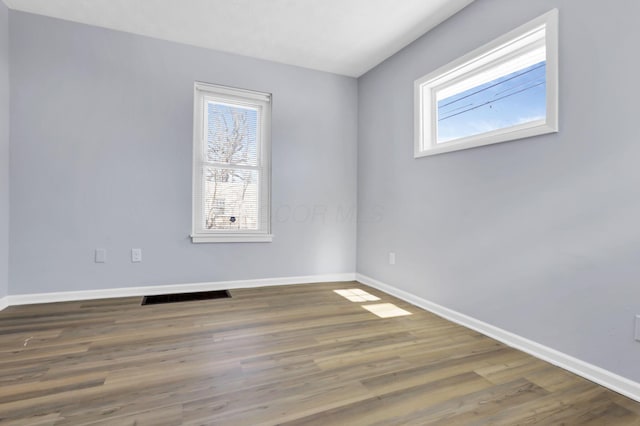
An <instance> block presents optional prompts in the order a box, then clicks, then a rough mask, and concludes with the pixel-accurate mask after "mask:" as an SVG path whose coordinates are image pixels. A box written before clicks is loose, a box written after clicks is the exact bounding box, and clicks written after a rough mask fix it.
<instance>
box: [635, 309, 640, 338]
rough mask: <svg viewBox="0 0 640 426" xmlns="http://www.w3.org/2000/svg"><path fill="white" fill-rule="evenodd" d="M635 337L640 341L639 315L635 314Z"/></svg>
mask: <svg viewBox="0 0 640 426" xmlns="http://www.w3.org/2000/svg"><path fill="white" fill-rule="evenodd" d="M635 339H636V341H637V342H640V315H636V329H635Z"/></svg>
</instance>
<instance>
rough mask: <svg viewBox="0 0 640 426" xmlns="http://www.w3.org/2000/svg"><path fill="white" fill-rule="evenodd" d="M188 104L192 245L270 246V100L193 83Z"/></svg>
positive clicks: (234, 90)
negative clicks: (191, 100)
mask: <svg viewBox="0 0 640 426" xmlns="http://www.w3.org/2000/svg"><path fill="white" fill-rule="evenodd" d="M194 99H195V100H194V132H193V133H194V142H193V152H194V155H193V171H194V178H193V231H192V235H191V237H192V240H193V242H196V243H201V242H234V241H248V242H250V241H271V238H272V236H271V234H270V220H269V213H270V202H269V200H270V196H269V192H270V184H269V180H270V157H271V155H270V120H271V95H270V94H268V93H261V92H254V91H249V90H242V89H235V88H230V87H224V86H216V85H212V84H206V83H196V84H195V96H194Z"/></svg>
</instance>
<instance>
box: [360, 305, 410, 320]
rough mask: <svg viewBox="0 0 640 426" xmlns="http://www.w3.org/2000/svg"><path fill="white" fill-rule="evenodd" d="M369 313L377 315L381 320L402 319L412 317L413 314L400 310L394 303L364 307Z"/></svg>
mask: <svg viewBox="0 0 640 426" xmlns="http://www.w3.org/2000/svg"><path fill="white" fill-rule="evenodd" d="M362 307H363V308H365V309H366V310H367V311H369V312H371V313H372V314H376V315H377V316H379V317H380V318H392V317H402V316H405V315H411V312H409V311H405V310H404V309H402V308H398V307H397V306H396V305H394V304H393V303H379V304H377V305H362Z"/></svg>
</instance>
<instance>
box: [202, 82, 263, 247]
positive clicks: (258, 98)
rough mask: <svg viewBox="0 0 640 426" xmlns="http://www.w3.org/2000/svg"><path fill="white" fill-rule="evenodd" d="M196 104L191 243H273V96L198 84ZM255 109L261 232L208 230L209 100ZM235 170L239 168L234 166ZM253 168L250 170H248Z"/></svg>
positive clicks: (259, 226) (259, 230)
mask: <svg viewBox="0 0 640 426" xmlns="http://www.w3.org/2000/svg"><path fill="white" fill-rule="evenodd" d="M193 99H194V104H193V194H192V195H193V197H192V198H193V206H192V212H193V215H192V229H191V241H192V242H194V243H228V242H270V241H272V240H273V235H272V234H271V94H270V93H263V92H256V91H252V90H245V89H237V88H233V87H227V86H219V85H215V84H209V83H202V82H196V83H195V84H194V96H193ZM211 100H213V101H216V102H221V103H225V102H228V103H230V104H233V105H239V106H246V107H250V108H255V109H257V110H258V111H259V120H258V123H259V124H258V127H259V128H258V129H257V132H259V137H258V138H257V139H258V141H259V146H258V165H257V166H256V167H251V168H252V169H255V170H258V173H259V176H260V180H259V186H258V203H259V205H258V223H259V224H258V229H257V230H233V229H228V230H227V229H225V230H219V229H215V230H214V229H205V228H204V217H203V212H204V208H203V203H204V185H203V184H204V181H203V171H204V168H205V167H206V166H207V165H211V163H210V162H208V161H207V157H206V147H207V142H206V134H207V133H206V129H205V120H204V114H205V111H206V106H205V105H206V102H207V101H211ZM233 167H235V166H233ZM247 168H249V167H247Z"/></svg>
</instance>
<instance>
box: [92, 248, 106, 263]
mask: <svg viewBox="0 0 640 426" xmlns="http://www.w3.org/2000/svg"><path fill="white" fill-rule="evenodd" d="M106 261H107V250H106V249H103V248H97V249H96V253H95V262H96V263H105V262H106Z"/></svg>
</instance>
